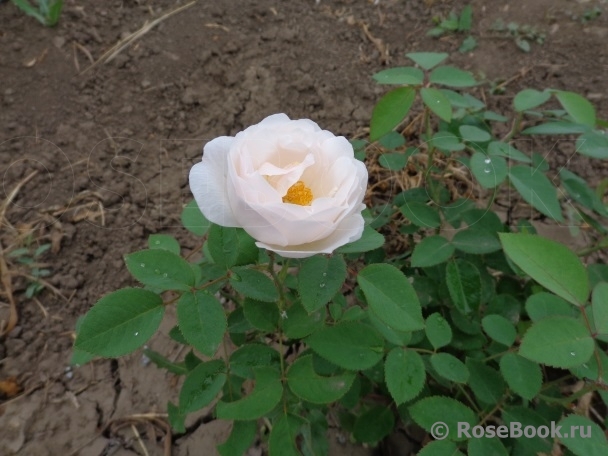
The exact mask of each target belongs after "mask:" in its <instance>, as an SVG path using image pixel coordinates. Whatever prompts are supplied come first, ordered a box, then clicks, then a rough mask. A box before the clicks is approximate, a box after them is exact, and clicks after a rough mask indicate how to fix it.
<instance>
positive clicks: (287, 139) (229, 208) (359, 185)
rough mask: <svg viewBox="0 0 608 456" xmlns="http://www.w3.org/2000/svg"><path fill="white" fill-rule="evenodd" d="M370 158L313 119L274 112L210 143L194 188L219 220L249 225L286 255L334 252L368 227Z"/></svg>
mask: <svg viewBox="0 0 608 456" xmlns="http://www.w3.org/2000/svg"><path fill="white" fill-rule="evenodd" d="M366 186H367V170H366V168H365V165H364V164H363V163H362V162H360V161H359V160H357V159H355V157H354V152H353V148H352V146H351V144H350V143H349V142H348V141H347V140H346V138H344V137H342V136H335V135H334V134H332V133H330V132H329V131H326V130H322V129H321V128H319V126H318V125H317V124H316V123H314V122H312V121H311V120H308V119H300V120H291V119H289V117H287V116H286V115H285V114H275V115H272V116H269V117H267V118H266V119H264V120H263V121H262V122H260V123H259V124H257V125H253V126H251V127H249V128H247V129H246V130H244V131H242V132H240V133H238V134H237V135H236V136H234V137H231V136H221V137H219V138H216V139H214V140H212V141H210V142H209V143H207V144H206V145H205V147H204V150H203V158H202V161H201V162H200V163H197V164H196V165H194V166H193V167H192V169H191V171H190V188H191V190H192V193H193V194H194V198H195V199H196V202H197V204H198V206H199V208H200V209H201V212H202V213H203V214H204V215H205V217H207V219H209V220H210V221H211V222H213V223H216V224H218V225H221V226H226V227H241V228H243V229H244V230H245V231H247V233H249V234H250V235H251V236H252V237H253V238H254V239H256V241H257V242H256V244H257V245H258V247H262V248H266V249H268V250H272V251H274V252H277V253H279V254H280V255H282V256H284V257H291V258H304V257H309V256H312V255H314V254H316V253H331V252H333V251H334V250H335V249H337V248H338V247H340V246H342V245H344V244H347V243H349V242H353V241H356V240H358V239H359V238H360V237H361V235H362V233H363V226H364V222H363V217H362V216H361V211H362V210H363V209H365V205H364V204H363V197H364V195H365V189H366Z"/></svg>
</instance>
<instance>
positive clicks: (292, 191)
mask: <svg viewBox="0 0 608 456" xmlns="http://www.w3.org/2000/svg"><path fill="white" fill-rule="evenodd" d="M312 199H313V196H312V191H311V190H310V189H309V188H308V187H307V186H306V185H305V184H304V182H302V181H298V182H296V183H295V184H293V185H292V186H291V187H289V189H288V190H287V194H286V195H285V196H284V197H283V202H284V203H291V204H299V205H300V206H310V203H311V202H312Z"/></svg>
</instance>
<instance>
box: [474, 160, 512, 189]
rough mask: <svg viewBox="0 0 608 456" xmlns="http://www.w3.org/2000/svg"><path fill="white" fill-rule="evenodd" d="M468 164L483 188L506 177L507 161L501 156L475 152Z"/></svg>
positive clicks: (491, 186) (498, 182)
mask: <svg viewBox="0 0 608 456" xmlns="http://www.w3.org/2000/svg"><path fill="white" fill-rule="evenodd" d="M469 165H470V167H471V171H472V172H473V175H474V176H475V179H477V181H478V182H479V183H480V184H481V186H482V187H483V188H494V187H496V186H497V185H499V184H501V183H502V182H503V181H504V180H505V179H506V178H507V174H508V168H507V162H506V161H505V159H504V158H502V157H498V156H493V155H484V154H482V153H481V152H475V153H474V154H473V155H472V156H471V161H470V163H469Z"/></svg>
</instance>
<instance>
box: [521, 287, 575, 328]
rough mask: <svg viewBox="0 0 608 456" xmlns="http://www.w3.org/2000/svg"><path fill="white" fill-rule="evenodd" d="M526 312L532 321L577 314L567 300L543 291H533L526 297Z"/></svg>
mask: <svg viewBox="0 0 608 456" xmlns="http://www.w3.org/2000/svg"><path fill="white" fill-rule="evenodd" d="M526 312H527V313H528V316H529V317H530V320H532V321H538V320H541V319H543V318H545V317H552V316H556V315H563V316H566V317H574V316H576V314H577V311H576V309H575V308H574V307H572V306H571V305H570V304H569V303H568V302H567V301H565V300H564V299H562V298H560V297H559V296H555V295H554V294H552V293H547V292H545V291H542V292H540V293H535V294H533V295H532V296H530V297H529V298H528V300H527V301H526Z"/></svg>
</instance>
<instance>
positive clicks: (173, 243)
mask: <svg viewBox="0 0 608 456" xmlns="http://www.w3.org/2000/svg"><path fill="white" fill-rule="evenodd" d="M148 247H149V248H150V249H161V250H168V251H169V252H171V253H174V254H176V255H179V253H180V247H179V242H177V239H175V238H174V237H173V236H169V235H168V234H151V235H150V237H149V238H148Z"/></svg>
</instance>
